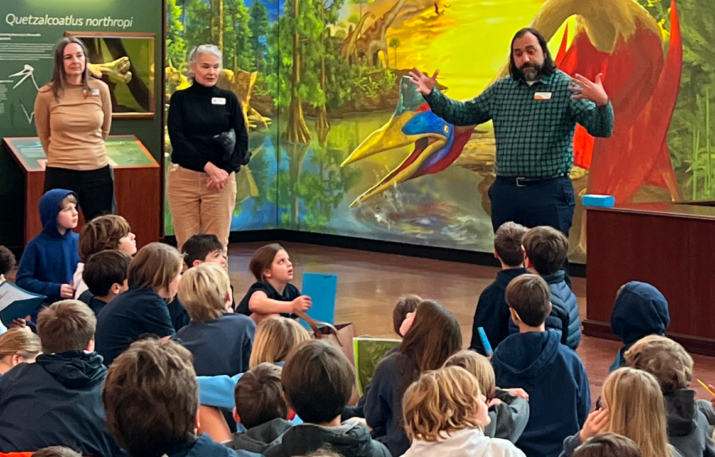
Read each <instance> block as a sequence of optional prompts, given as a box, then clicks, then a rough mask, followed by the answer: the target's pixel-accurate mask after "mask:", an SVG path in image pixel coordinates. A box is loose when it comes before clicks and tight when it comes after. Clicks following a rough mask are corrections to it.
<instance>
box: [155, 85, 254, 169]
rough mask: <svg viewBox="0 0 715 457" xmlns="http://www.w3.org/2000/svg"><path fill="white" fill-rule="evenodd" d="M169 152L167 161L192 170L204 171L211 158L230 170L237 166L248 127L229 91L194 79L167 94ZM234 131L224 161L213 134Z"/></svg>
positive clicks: (239, 162)
mask: <svg viewBox="0 0 715 457" xmlns="http://www.w3.org/2000/svg"><path fill="white" fill-rule="evenodd" d="M167 127H168V129H169V138H170V139H171V147H172V149H173V153H172V155H171V161H172V162H173V163H175V164H177V165H180V166H182V167H184V168H188V169H189V170H193V171H200V172H203V171H204V166H206V163H208V162H211V163H213V164H214V165H216V166H217V167H219V168H222V169H224V170H226V172H228V173H231V172H234V171H238V170H239V168H241V160H242V159H243V158H244V157H246V155H247V151H248V130H247V128H246V123H245V121H244V118H243V108H242V107H241V102H239V101H238V97H236V94H234V93H233V92H231V91H228V90H224V89H220V88H218V87H216V86H213V87H206V86H202V85H201V84H199V83H197V82H194V83H193V85H192V86H191V87H189V88H188V89H185V90H180V91H176V92H175V93H174V94H173V95H172V96H171V105H170V106H169V119H168V121H167ZM231 128H233V129H234V130H235V131H236V147H235V148H234V150H233V154H232V155H231V159H230V160H228V161H227V162H225V161H224V160H223V158H222V156H223V152H222V148H221V146H220V145H219V144H218V142H217V141H216V140H214V136H215V135H219V134H221V133H223V132H227V131H229V130H230V129H231Z"/></svg>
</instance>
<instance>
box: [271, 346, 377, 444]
mask: <svg viewBox="0 0 715 457" xmlns="http://www.w3.org/2000/svg"><path fill="white" fill-rule="evenodd" d="M282 384H283V390H284V393H285V399H286V401H287V403H288V406H289V407H291V409H293V411H295V413H296V414H297V415H298V416H300V418H301V419H302V420H303V421H304V423H303V424H299V425H294V426H293V427H290V428H289V429H288V431H286V432H285V433H284V434H283V435H281V436H280V437H278V438H277V439H276V440H274V441H273V442H272V443H271V446H269V447H268V448H266V449H265V450H264V451H263V455H264V456H265V457H291V456H295V455H303V454H307V453H309V452H313V451H315V450H317V449H320V448H323V447H330V448H331V449H332V450H333V451H335V452H337V453H339V454H341V455H345V456H351V457H390V453H389V451H388V450H387V448H386V447H385V446H383V445H382V444H381V443H378V442H377V441H373V440H372V438H371V437H370V431H369V430H368V428H367V427H366V426H365V425H363V424H359V423H356V422H351V421H347V422H345V423H343V424H341V422H340V415H341V413H342V412H343V409H344V408H345V405H347V404H348V400H350V397H351V395H352V392H353V386H354V384H355V372H354V371H353V367H352V365H351V364H350V361H349V360H348V358H347V357H346V356H345V354H343V353H342V351H340V349H338V348H336V347H335V346H334V345H333V344H331V343H329V342H327V341H323V340H312V341H306V342H305V343H303V344H302V345H301V346H299V347H298V348H297V349H295V350H294V351H293V352H292V353H291V354H290V356H289V357H288V360H287V361H286V364H285V366H284V367H283V374H282Z"/></svg>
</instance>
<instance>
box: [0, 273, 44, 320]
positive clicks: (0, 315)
mask: <svg viewBox="0 0 715 457" xmlns="http://www.w3.org/2000/svg"><path fill="white" fill-rule="evenodd" d="M11 289H13V290H14V291H17V292H18V293H20V294H21V296H23V297H24V299H21V300H16V301H13V302H12V303H11V304H10V305H9V306H6V307H5V308H3V309H2V310H0V321H1V322H2V323H3V325H4V326H5V327H7V328H10V326H11V325H12V321H13V320H14V319H24V318H25V317H26V316H34V315H36V314H37V311H38V310H39V309H40V308H41V307H42V305H43V304H44V302H45V300H46V299H47V297H45V296H44V295H39V294H34V293H32V292H28V291H26V290H24V289H21V288H19V287H17V286H16V285H15V284H13V283H11V282H8V281H5V282H4V283H2V290H0V296H2V297H4V296H5V293H7V292H9V291H11ZM5 298H7V297H5Z"/></svg>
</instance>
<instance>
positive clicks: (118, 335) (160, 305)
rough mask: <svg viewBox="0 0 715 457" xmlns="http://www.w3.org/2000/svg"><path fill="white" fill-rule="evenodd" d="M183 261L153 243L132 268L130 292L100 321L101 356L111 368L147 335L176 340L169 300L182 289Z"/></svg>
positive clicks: (102, 314) (104, 312) (108, 308)
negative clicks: (170, 315)
mask: <svg viewBox="0 0 715 457" xmlns="http://www.w3.org/2000/svg"><path fill="white" fill-rule="evenodd" d="M183 263H184V262H183V259H182V258H181V254H179V251H177V250H176V249H175V248H173V247H171V246H169V245H166V244H162V243H150V244H148V245H146V246H144V247H143V248H141V249H140V250H139V252H138V253H137V255H136V257H135V258H134V260H133V261H132V263H131V265H130V266H129V275H128V281H127V282H128V283H129V290H127V291H126V292H123V293H122V294H120V295H119V296H118V297H117V298H115V299H114V300H112V301H111V302H109V303H107V305H106V306H105V307H104V308H103V309H102V312H100V313H99V316H98V317H97V352H98V353H99V354H101V355H102V357H104V364H105V365H107V366H109V365H111V364H112V362H113V361H114V359H115V358H116V357H117V356H118V355H119V354H121V353H122V352H124V351H125V350H126V349H127V348H128V347H129V345H130V344H132V342H134V341H136V340H138V339H140V337H142V336H144V335H155V336H157V337H159V338H164V337H166V336H174V335H175V333H176V332H174V327H173V326H172V325H171V318H170V317H169V309H168V308H167V306H166V302H167V300H171V299H172V298H173V297H174V296H175V295H176V291H177V289H178V288H179V281H180V280H181V270H182V269H183Z"/></svg>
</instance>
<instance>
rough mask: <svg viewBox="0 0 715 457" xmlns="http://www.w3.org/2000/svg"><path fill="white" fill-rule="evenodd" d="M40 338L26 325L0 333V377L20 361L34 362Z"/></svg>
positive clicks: (38, 349)
mask: <svg viewBox="0 0 715 457" xmlns="http://www.w3.org/2000/svg"><path fill="white" fill-rule="evenodd" d="M41 350H42V348H41V347H40V338H38V337H37V335H35V334H34V333H32V332H31V331H30V329H29V328H27V327H16V328H11V329H10V330H8V331H7V332H5V333H3V334H2V335H0V377H2V375H4V374H5V373H7V372H8V371H10V370H11V369H12V368H14V367H16V366H18V365H20V364H21V363H35V358H36V357H37V356H38V355H39V354H40V351H41Z"/></svg>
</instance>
